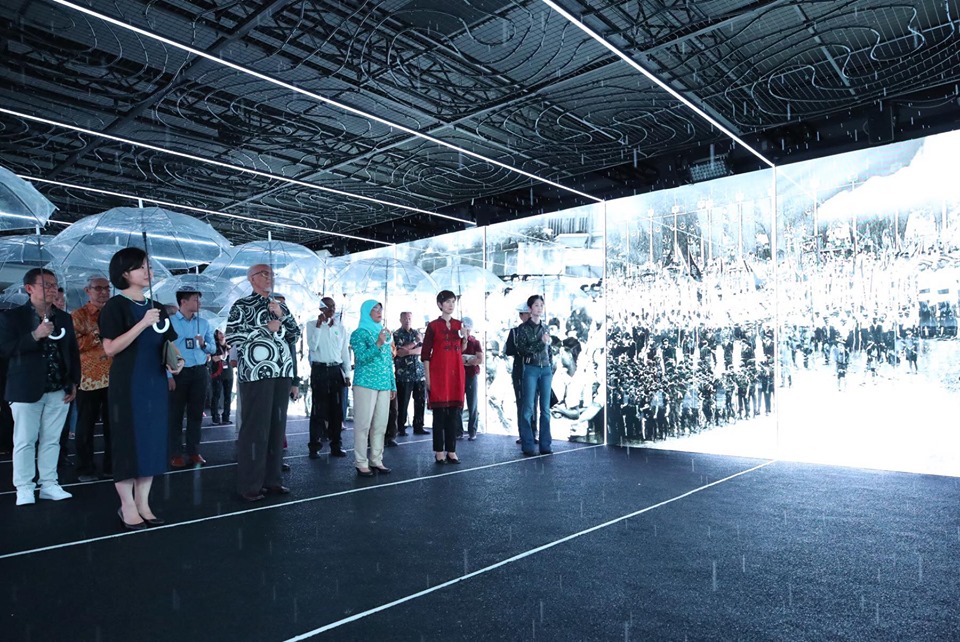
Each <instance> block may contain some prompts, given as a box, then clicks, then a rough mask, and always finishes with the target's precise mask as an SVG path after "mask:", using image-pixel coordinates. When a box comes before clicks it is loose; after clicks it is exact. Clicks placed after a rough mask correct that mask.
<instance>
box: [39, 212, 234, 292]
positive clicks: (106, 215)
mask: <svg viewBox="0 0 960 642" xmlns="http://www.w3.org/2000/svg"><path fill="white" fill-rule="evenodd" d="M144 232H146V234H147V236H148V237H149V243H150V259H151V261H152V263H151V264H152V265H156V264H157V263H162V264H163V265H165V266H167V267H169V268H175V269H176V268H188V267H193V266H195V265H200V264H203V263H209V262H210V261H213V260H214V259H215V258H217V257H218V256H220V254H221V252H222V251H223V250H226V249H227V248H229V247H230V242H229V241H228V240H227V239H226V238H224V237H223V236H222V235H221V234H220V233H219V232H217V231H216V230H215V229H213V228H212V227H211V226H210V225H209V224H207V223H204V222H203V221H200V220H199V219H196V218H194V217H192V216H187V215H186V214H178V213H177V212H171V211H169V210H165V209H161V208H159V207H144V208H138V207H115V208H113V209H111V210H107V211H106V212H103V213H102V214H95V215H94V216H88V217H86V218H84V219H81V220H80V221H78V222H76V223H74V224H73V225H71V226H70V227H68V228H67V229H65V230H64V231H62V232H60V233H59V234H58V235H57V236H56V238H55V239H54V240H53V242H52V243H51V244H50V245H49V247H48V249H49V250H50V251H51V252H53V253H54V254H57V255H59V256H63V257H64V258H66V257H67V256H69V255H70V254H72V253H74V252H84V251H85V249H84V248H86V247H88V246H99V245H110V246H120V247H139V248H143V245H144V243H143V233H144ZM158 276H159V275H158Z"/></svg>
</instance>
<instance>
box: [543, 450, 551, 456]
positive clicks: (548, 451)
mask: <svg viewBox="0 0 960 642" xmlns="http://www.w3.org/2000/svg"><path fill="white" fill-rule="evenodd" d="M540 454H541V455H552V454H553V451H552V450H541V451H540Z"/></svg>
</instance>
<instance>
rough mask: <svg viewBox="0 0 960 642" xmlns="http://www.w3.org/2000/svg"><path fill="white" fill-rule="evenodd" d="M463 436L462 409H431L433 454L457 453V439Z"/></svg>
mask: <svg viewBox="0 0 960 642" xmlns="http://www.w3.org/2000/svg"><path fill="white" fill-rule="evenodd" d="M461 434H463V408H434V409H433V452H437V453H440V452H444V451H446V452H448V453H455V452H457V437H459V436H460V435H461Z"/></svg>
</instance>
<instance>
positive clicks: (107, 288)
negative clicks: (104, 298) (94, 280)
mask: <svg viewBox="0 0 960 642" xmlns="http://www.w3.org/2000/svg"><path fill="white" fill-rule="evenodd" d="M87 289H88V290H93V291H94V292H109V291H110V286H109V285H91V286H89V287H88V288H87Z"/></svg>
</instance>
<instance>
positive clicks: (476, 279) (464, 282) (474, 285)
mask: <svg viewBox="0 0 960 642" xmlns="http://www.w3.org/2000/svg"><path fill="white" fill-rule="evenodd" d="M430 276H431V277H432V278H433V280H434V281H436V283H437V286H438V287H439V288H440V289H441V290H450V291H452V292H453V293H455V294H457V295H466V294H469V293H471V292H477V293H487V292H496V291H497V290H502V289H504V288H505V287H507V285H506V283H504V282H503V280H502V279H501V278H500V277H499V276H497V275H496V274H494V273H493V272H491V271H490V270H486V269H484V268H482V267H477V266H476V265H463V264H461V263H456V264H454V265H448V266H446V267H442V268H438V269H436V270H434V271H433V272H431V273H430Z"/></svg>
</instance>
